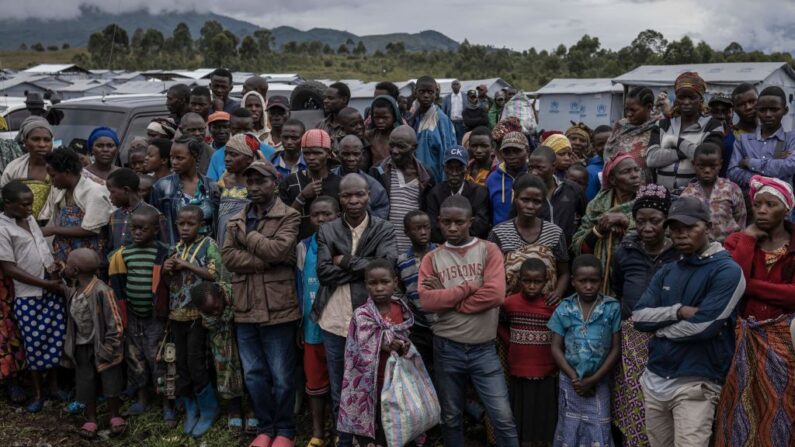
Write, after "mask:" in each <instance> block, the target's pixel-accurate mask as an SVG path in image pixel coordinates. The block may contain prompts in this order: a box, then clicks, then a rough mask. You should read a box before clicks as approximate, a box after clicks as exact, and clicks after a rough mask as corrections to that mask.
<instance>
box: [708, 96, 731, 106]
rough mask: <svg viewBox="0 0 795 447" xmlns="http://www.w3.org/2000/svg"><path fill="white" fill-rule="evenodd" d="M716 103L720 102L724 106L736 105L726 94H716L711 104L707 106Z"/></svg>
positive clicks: (711, 98) (710, 99)
mask: <svg viewBox="0 0 795 447" xmlns="http://www.w3.org/2000/svg"><path fill="white" fill-rule="evenodd" d="M714 102H720V103H723V104H726V105H729V106H733V105H734V103H733V102H732V99H731V98H729V95H727V94H725V93H715V94H713V95H712V96H711V97H710V98H709V102H708V103H707V105H711V104H712V103H714Z"/></svg>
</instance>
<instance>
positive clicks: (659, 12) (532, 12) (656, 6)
mask: <svg viewBox="0 0 795 447" xmlns="http://www.w3.org/2000/svg"><path fill="white" fill-rule="evenodd" d="M81 6H90V7H96V8H99V9H102V10H104V11H108V12H129V11H134V10H140V9H147V10H149V11H151V12H153V13H158V12H162V11H188V10H197V11H201V12H215V13H218V14H224V15H229V16H232V17H235V18H238V19H242V20H247V21H250V22H253V23H256V24H258V25H261V26H265V27H269V28H273V27H277V26H281V25H288V26H293V27H296V28H299V29H309V28H315V27H319V28H334V29H340V30H347V31H350V32H352V33H355V34H359V35H365V34H383V33H393V32H418V31H421V30H426V29H433V30H437V31H440V32H442V33H444V34H446V35H448V36H450V37H451V38H453V39H455V40H457V41H463V40H464V39H468V40H469V41H470V42H472V43H481V44H490V45H494V46H496V47H509V48H513V49H517V50H523V49H528V48H530V47H535V48H536V49H539V50H540V49H547V50H551V49H554V48H555V47H557V46H558V44H561V43H563V44H564V45H567V46H569V45H572V44H574V43H576V42H577V41H578V40H579V39H580V37H581V36H582V35H583V34H589V35H590V36H592V37H598V38H599V40H600V42H601V43H602V46H603V47H606V48H612V49H618V48H621V47H623V46H625V45H628V44H629V43H630V42H631V41H632V39H634V38H635V36H637V35H638V33H639V32H641V31H643V30H645V29H649V28H651V29H654V30H657V31H660V32H661V33H663V35H665V36H666V38H667V39H669V40H677V39H680V38H681V37H682V36H685V35H689V36H692V37H693V38H695V39H698V40H702V39H703V40H705V41H706V42H707V43H709V44H710V45H712V46H713V47H715V48H724V47H725V46H726V45H728V44H729V43H730V42H732V41H735V40H736V41H738V42H739V43H740V44H741V45H742V46H743V47H744V48H746V49H762V50H767V51H771V50H772V51H790V50H791V49H792V48H795V2H793V1H792V0H767V1H765V2H761V1H748V0H665V1H663V0H558V1H555V2H550V1H548V0H497V1H495V2H491V3H483V2H480V1H478V0H448V1H444V2H429V1H427V0H403V1H402V2H395V1H394V0H389V1H385V0H381V1H372V0H370V1H368V0H335V1H334V2H328V1H326V0H269V1H267V2H263V1H262V0H224V1H223V2H218V1H214V0H58V1H53V0H29V1H19V0H0V10H2V11H3V15H4V17H5V18H25V17H31V16H36V17H42V18H70V17H75V16H77V15H79V14H80V8H81Z"/></svg>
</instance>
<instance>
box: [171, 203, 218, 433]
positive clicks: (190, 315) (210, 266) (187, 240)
mask: <svg viewBox="0 0 795 447" xmlns="http://www.w3.org/2000/svg"><path fill="white" fill-rule="evenodd" d="M203 221H204V213H203V212H202V209H201V208H199V207H198V206H195V205H187V206H185V207H184V208H182V209H181V210H179V213H178V214H177V230H178V232H179V238H180V241H179V242H178V243H177V246H176V253H175V254H174V255H173V256H172V257H171V258H169V259H168V260H167V261H166V262H165V264H163V271H164V273H165V274H166V278H167V280H168V282H169V289H170V292H171V293H170V296H171V299H170V302H169V310H170V311H169V315H168V319H169V325H170V331H171V339H172V341H173V342H174V344H175V347H176V350H177V396H179V397H180V398H181V399H182V402H183V403H184V404H185V415H186V417H185V425H184V432H185V434H189V433H190V434H192V435H193V436H194V437H200V436H202V435H203V434H204V433H205V432H206V431H207V430H209V429H210V426H211V425H212V423H213V421H214V420H215V417H216V416H217V415H218V401H217V400H216V398H215V390H214V389H213V385H212V384H211V383H210V375H209V371H208V370H207V360H206V355H205V354H206V352H207V342H206V338H207V331H206V330H205V329H204V326H202V322H201V313H200V312H199V309H197V308H196V306H195V305H194V304H193V302H192V300H191V289H192V288H193V286H195V285H197V284H199V283H200V282H201V281H216V280H217V279H218V267H219V266H220V265H221V253H220V252H219V251H218V246H217V245H215V242H214V241H213V240H212V239H211V238H209V237H206V236H199V230H200V228H201V227H202V224H203ZM197 413H198V414H199V419H198V420H197V419H196V416H197Z"/></svg>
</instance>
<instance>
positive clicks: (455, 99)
mask: <svg viewBox="0 0 795 447" xmlns="http://www.w3.org/2000/svg"><path fill="white" fill-rule="evenodd" d="M450 119H451V120H453V121H459V120H462V119H464V94H463V93H461V91H459V92H458V93H450Z"/></svg>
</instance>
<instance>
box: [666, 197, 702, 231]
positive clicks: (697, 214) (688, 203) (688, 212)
mask: <svg viewBox="0 0 795 447" xmlns="http://www.w3.org/2000/svg"><path fill="white" fill-rule="evenodd" d="M674 221H676V222H681V223H683V224H685V225H688V226H689V225H695V224H697V223H698V222H699V221H702V222H711V221H712V219H711V217H710V214H709V208H707V206H706V205H705V204H704V203H703V202H702V201H701V200H699V199H696V198H695V197H680V198H679V199H677V200H676V201H675V202H674V203H673V204H672V205H671V209H670V210H669V211H668V218H667V219H665V224H664V225H665V226H666V227H667V226H669V225H671V223H672V222H674Z"/></svg>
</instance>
